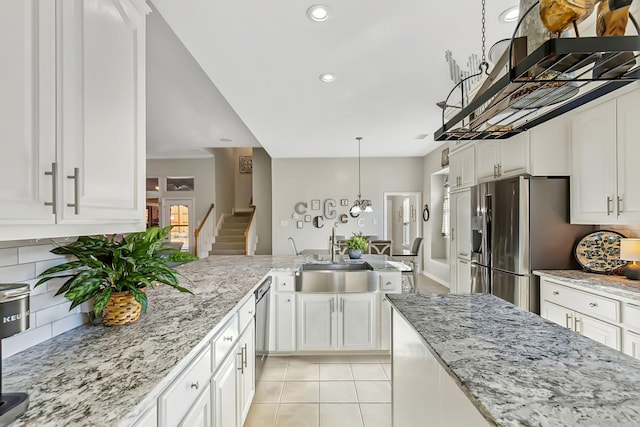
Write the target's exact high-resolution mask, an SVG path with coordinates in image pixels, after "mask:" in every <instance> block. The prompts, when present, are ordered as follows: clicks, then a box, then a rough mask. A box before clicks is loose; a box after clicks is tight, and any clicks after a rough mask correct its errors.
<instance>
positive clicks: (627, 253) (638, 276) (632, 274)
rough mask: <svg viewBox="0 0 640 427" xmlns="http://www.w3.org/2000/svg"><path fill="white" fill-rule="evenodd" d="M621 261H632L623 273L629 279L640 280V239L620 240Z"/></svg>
mask: <svg viewBox="0 0 640 427" xmlns="http://www.w3.org/2000/svg"><path fill="white" fill-rule="evenodd" d="M620 259H621V260H624V261H631V263H630V264H628V265H627V266H626V267H625V268H624V270H623V271H622V272H623V273H624V275H625V276H626V277H627V279H631V280H640V264H638V263H637V262H636V261H640V239H620Z"/></svg>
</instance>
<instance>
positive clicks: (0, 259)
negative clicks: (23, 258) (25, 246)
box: [0, 248, 18, 267]
mask: <svg viewBox="0 0 640 427" xmlns="http://www.w3.org/2000/svg"><path fill="white" fill-rule="evenodd" d="M17 263H18V248H6V249H0V267H5V266H7V265H14V264H17Z"/></svg>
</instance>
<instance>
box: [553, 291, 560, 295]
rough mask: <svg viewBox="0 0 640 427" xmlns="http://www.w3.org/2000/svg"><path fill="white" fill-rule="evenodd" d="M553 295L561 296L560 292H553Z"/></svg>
mask: <svg viewBox="0 0 640 427" xmlns="http://www.w3.org/2000/svg"><path fill="white" fill-rule="evenodd" d="M552 293H553V294H554V295H560V292H558V291H553V292H552Z"/></svg>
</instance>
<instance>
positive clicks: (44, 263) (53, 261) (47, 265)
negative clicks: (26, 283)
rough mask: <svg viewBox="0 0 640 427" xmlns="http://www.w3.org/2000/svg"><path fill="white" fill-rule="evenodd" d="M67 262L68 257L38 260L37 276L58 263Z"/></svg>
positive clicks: (36, 264)
mask: <svg viewBox="0 0 640 427" xmlns="http://www.w3.org/2000/svg"><path fill="white" fill-rule="evenodd" d="M65 262H67V260H66V258H58V259H50V260H47V261H37V262H36V263H35V266H36V276H39V275H40V274H42V272H43V271H45V270H46V269H48V268H51V267H55V266H56V265H60V264H63V263H65Z"/></svg>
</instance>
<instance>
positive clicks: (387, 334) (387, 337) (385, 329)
mask: <svg viewBox="0 0 640 427" xmlns="http://www.w3.org/2000/svg"><path fill="white" fill-rule="evenodd" d="M379 323H380V350H390V349H391V303H389V301H388V300H387V299H386V298H385V297H384V294H380V322H379Z"/></svg>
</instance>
